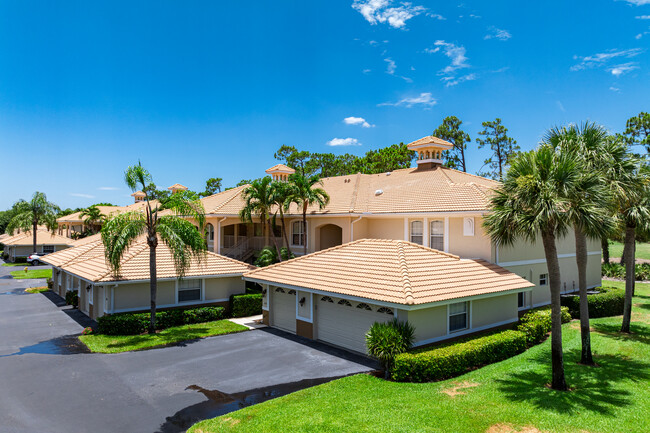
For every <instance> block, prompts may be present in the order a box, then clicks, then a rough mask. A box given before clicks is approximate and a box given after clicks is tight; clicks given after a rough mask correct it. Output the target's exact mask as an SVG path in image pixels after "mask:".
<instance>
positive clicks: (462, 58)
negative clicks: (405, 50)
mask: <svg viewBox="0 0 650 433" xmlns="http://www.w3.org/2000/svg"><path fill="white" fill-rule="evenodd" d="M433 45H434V46H435V48H429V49H426V50H425V51H426V52H427V53H438V52H442V53H443V54H444V55H445V56H447V57H449V59H451V64H449V65H447V66H446V67H445V68H443V69H442V70H440V71H439V72H438V75H442V76H443V77H442V78H441V80H442V81H444V82H445V85H446V86H447V87H450V86H455V85H456V84H459V83H462V82H464V81H471V80H475V79H476V74H466V75H463V76H461V77H458V76H457V75H456V73H457V71H458V70H459V69H464V68H469V63H467V56H466V55H465V53H466V50H465V47H463V46H462V45H456V44H453V43H451V42H445V41H440V40H439V41H435V42H434V44H433Z"/></svg>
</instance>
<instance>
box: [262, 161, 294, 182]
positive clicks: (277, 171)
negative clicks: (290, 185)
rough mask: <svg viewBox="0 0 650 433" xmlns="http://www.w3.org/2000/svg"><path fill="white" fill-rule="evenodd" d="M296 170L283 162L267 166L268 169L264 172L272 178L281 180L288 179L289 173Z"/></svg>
mask: <svg viewBox="0 0 650 433" xmlns="http://www.w3.org/2000/svg"><path fill="white" fill-rule="evenodd" d="M295 172H296V170H294V169H293V168H291V167H287V166H286V165H284V164H277V165H274V166H273V167H271V168H269V169H268V170H266V171H265V173H266V174H270V175H271V177H272V178H273V180H282V181H285V182H286V181H287V180H289V175H291V174H293V173H295Z"/></svg>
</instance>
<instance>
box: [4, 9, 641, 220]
mask: <svg viewBox="0 0 650 433" xmlns="http://www.w3.org/2000/svg"><path fill="white" fill-rule="evenodd" d="M649 42H650V0H627V1H626V0H618V1H615V0H599V1H573V2H567V1H554V0H553V1H550V0H549V1H545V2H518V1H517V2H515V1H498V0H495V1H492V2H485V1H463V2H462V3H460V2H453V1H452V2H449V1H445V2H443V1H435V2H434V1H415V0H414V1H413V2H411V3H400V2H397V1H389V0H371V1H353V0H346V1H328V2H322V1H319V2H317V1H276V2H269V1H248V2H245V3H244V2H223V1H221V2H214V1H205V2H200V1H190V2H173V1H151V2H144V1H142V2H119V1H111V2H100V1H93V2H88V1H76V2H75V1H69V2H45V1H43V2H30V1H21V2H9V1H3V2H1V3H0V149H1V151H2V161H3V164H2V179H3V180H4V182H3V184H4V185H3V186H4V187H3V192H2V193H1V194H0V209H4V208H6V207H8V206H10V205H11V204H12V203H13V202H14V201H16V200H18V199H20V198H29V197H30V196H31V194H32V193H33V192H34V191H36V190H39V191H43V192H45V193H47V195H48V197H49V198H50V199H51V200H53V201H55V202H56V203H58V204H59V205H60V206H62V207H78V206H87V205H88V204H91V203H93V202H100V201H109V202H113V203H115V204H128V203H130V202H131V201H132V199H131V197H129V194H130V191H128V190H127V188H126V187H125V185H124V182H123V180H122V174H123V172H124V169H125V168H126V167H127V166H128V165H131V164H134V163H136V162H137V161H138V159H141V160H142V163H143V164H144V165H145V167H147V168H148V169H149V170H150V171H151V172H152V174H153V176H154V180H155V182H156V184H157V185H159V186H161V187H166V186H168V185H171V184H173V183H176V182H180V183H182V184H184V185H187V186H188V187H190V188H191V189H195V190H199V191H200V190H202V189H203V187H204V182H205V179H207V178H209V177H223V178H224V184H225V185H226V186H228V185H233V184H235V183H236V182H237V181H239V180H240V179H242V178H255V177H259V176H261V175H263V174H264V170H265V169H266V168H268V167H270V166H271V165H273V164H275V161H274V160H273V152H274V151H275V150H276V149H277V148H278V147H279V146H280V145H282V144H288V145H294V146H296V147H298V148H301V149H306V150H310V151H317V152H334V153H345V152H350V153H354V154H359V155H360V154H363V153H365V152H366V151H368V150H370V149H376V148H380V147H385V146H388V145H391V144H393V143H399V142H401V141H403V142H409V141H412V140H415V139H418V138H420V137H422V136H425V135H428V134H431V132H432V131H433V130H434V129H435V128H436V127H437V126H438V125H439V124H440V122H441V120H442V119H443V118H444V117H445V116H447V115H456V116H458V117H459V118H460V119H462V120H463V121H464V122H465V126H466V130H467V131H468V132H469V133H470V135H471V137H472V139H473V140H474V139H475V138H476V136H477V132H478V131H479V130H480V129H481V122H483V121H487V120H493V119H494V118H495V117H501V118H502V119H503V123H504V124H505V125H506V126H507V127H508V128H509V129H510V133H511V135H512V136H513V137H514V138H515V139H516V140H517V141H518V143H519V144H520V145H521V147H522V148H523V149H530V148H533V147H534V146H535V145H536V144H537V143H538V141H539V139H540V137H541V136H542V135H543V133H544V131H545V129H546V128H548V127H550V126H553V125H556V124H565V123H568V122H579V121H584V120H592V121H596V122H600V123H602V124H603V125H605V126H606V127H607V128H609V129H611V130H612V131H620V130H621V129H622V128H624V124H625V120H626V119H627V118H629V117H630V116H632V115H635V114H637V113H639V112H640V111H648V110H650V106H649V105H648V104H649V102H648V101H649V99H650V98H649V96H650V62H649V55H650V52H649V48H650V44H649ZM345 119H348V120H347V122H346V121H345ZM360 119H363V120H360ZM332 144H338V146H332ZM469 155H470V164H469V166H470V169H471V170H470V171H472V172H474V171H477V170H479V169H480V168H481V166H482V163H483V159H484V158H485V157H486V154H485V153H484V152H483V151H478V150H476V144H475V143H473V144H472V145H470V151H469Z"/></svg>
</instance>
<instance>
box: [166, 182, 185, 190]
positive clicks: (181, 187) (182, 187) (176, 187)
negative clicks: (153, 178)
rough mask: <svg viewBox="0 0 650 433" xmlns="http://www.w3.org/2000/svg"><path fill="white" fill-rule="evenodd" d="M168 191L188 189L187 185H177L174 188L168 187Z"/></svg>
mask: <svg viewBox="0 0 650 433" xmlns="http://www.w3.org/2000/svg"><path fill="white" fill-rule="evenodd" d="M167 189H188V188H187V187H186V186H185V185H181V184H180V183H175V184H173V185H172V186H169V187H167Z"/></svg>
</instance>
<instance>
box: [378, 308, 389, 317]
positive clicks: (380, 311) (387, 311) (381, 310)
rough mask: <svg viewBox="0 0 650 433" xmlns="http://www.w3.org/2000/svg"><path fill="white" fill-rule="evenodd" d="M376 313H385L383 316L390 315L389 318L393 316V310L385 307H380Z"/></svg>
mask: <svg viewBox="0 0 650 433" xmlns="http://www.w3.org/2000/svg"><path fill="white" fill-rule="evenodd" d="M377 312H378V313H385V314H390V315H391V316H392V315H393V310H391V309H390V308H386V307H381V308H380V309H379V310H377Z"/></svg>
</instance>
